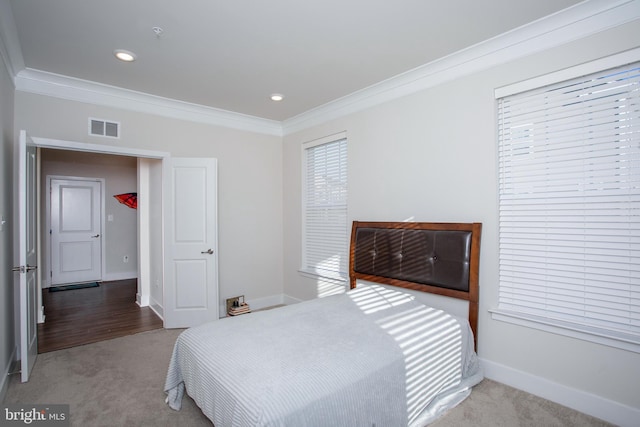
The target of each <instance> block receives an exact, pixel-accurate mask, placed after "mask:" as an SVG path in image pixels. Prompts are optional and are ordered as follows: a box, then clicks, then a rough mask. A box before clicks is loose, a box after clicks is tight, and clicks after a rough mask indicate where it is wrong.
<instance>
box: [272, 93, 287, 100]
mask: <svg viewBox="0 0 640 427" xmlns="http://www.w3.org/2000/svg"><path fill="white" fill-rule="evenodd" d="M283 99H284V95H282V94H280V93H274V94H272V95H271V100H272V101H282V100H283Z"/></svg>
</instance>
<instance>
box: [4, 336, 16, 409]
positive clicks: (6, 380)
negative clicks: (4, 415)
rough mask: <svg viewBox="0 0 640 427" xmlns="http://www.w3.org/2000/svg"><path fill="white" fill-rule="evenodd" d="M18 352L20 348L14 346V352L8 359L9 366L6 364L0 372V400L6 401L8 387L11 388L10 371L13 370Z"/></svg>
mask: <svg viewBox="0 0 640 427" xmlns="http://www.w3.org/2000/svg"><path fill="white" fill-rule="evenodd" d="M17 352H18V348H17V347H14V348H13V352H12V353H11V356H10V357H9V360H8V361H7V366H4V369H3V371H2V372H0V375H2V379H1V380H0V402H4V398H5V397H6V395H7V389H8V388H9V380H10V379H11V376H10V375H9V373H10V372H11V368H12V367H13V364H14V363H15V361H16V355H17Z"/></svg>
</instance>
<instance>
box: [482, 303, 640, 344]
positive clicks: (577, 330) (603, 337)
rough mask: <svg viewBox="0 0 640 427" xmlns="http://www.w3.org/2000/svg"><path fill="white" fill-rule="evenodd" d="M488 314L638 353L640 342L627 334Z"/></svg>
mask: <svg viewBox="0 0 640 427" xmlns="http://www.w3.org/2000/svg"><path fill="white" fill-rule="evenodd" d="M489 312H490V313H491V318H492V319H494V320H498V321H501V322H506V323H511V324H514V325H519V326H525V327H528V328H533V329H538V330H541V331H545V332H550V333H553V334H558V335H564V336H568V337H572V338H577V339H580V340H583V341H589V342H592V343H596V344H602V345H606V346H609V347H615V348H619V349H622V350H627V351H632V352H634V353H640V341H638V338H637V337H634V336H632V335H629V334H623V333H619V334H616V333H615V332H610V331H605V330H601V329H597V328H590V327H586V326H585V327H580V326H579V325H574V324H571V323H568V322H562V321H559V320H553V319H545V318H543V317H538V316H533V315H528V314H524V313H518V312H513V311H508V310H500V309H490V310H489Z"/></svg>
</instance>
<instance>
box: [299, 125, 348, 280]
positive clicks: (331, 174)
mask: <svg viewBox="0 0 640 427" xmlns="http://www.w3.org/2000/svg"><path fill="white" fill-rule="evenodd" d="M327 139H329V140H330V141H329V142H321V143H317V142H316V143H310V144H308V145H305V146H304V159H305V162H304V163H305V169H306V170H305V173H304V220H303V223H304V230H303V236H304V237H303V239H304V243H303V256H302V263H303V265H302V270H303V271H305V272H308V273H312V274H316V275H320V276H326V277H333V278H345V277H346V276H347V265H348V261H347V260H348V257H347V247H348V240H349V239H348V227H347V139H346V136H344V135H343V134H341V136H340V137H339V139H332V138H327ZM323 141H324V140H323Z"/></svg>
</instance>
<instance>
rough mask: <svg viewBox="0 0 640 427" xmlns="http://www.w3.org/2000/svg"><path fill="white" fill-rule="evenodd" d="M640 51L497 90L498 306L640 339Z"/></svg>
mask: <svg viewBox="0 0 640 427" xmlns="http://www.w3.org/2000/svg"><path fill="white" fill-rule="evenodd" d="M639 83H640V63H635V64H630V65H626V66H623V67H619V68H615V69H610V70H607V71H602V72H599V73H595V74H591V75H589V76H584V77H580V78H576V79H572V80H568V81H564V82H562V83H557V84H554V85H551V86H546V87H543V88H539V89H535V90H531V91H527V92H523V93H518V94H515V95H511V96H507V97H504V98H500V99H498V131H499V187H500V188H499V197H500V201H499V205H500V206H499V208H500V214H499V215H500V219H499V220H500V228H499V233H500V237H499V245H500V249H499V252H500V289H499V307H498V311H499V312H502V313H511V314H514V313H515V314H516V316H519V317H520V318H524V319H527V318H529V319H532V320H534V321H539V322H543V323H547V324H550V325H555V326H559V327H563V328H567V329H573V330H577V331H583V332H586V333H587V334H591V335H596V336H604V337H607V338H611V339H615V340H620V341H624V342H628V343H634V344H639V343H640V84H639Z"/></svg>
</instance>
